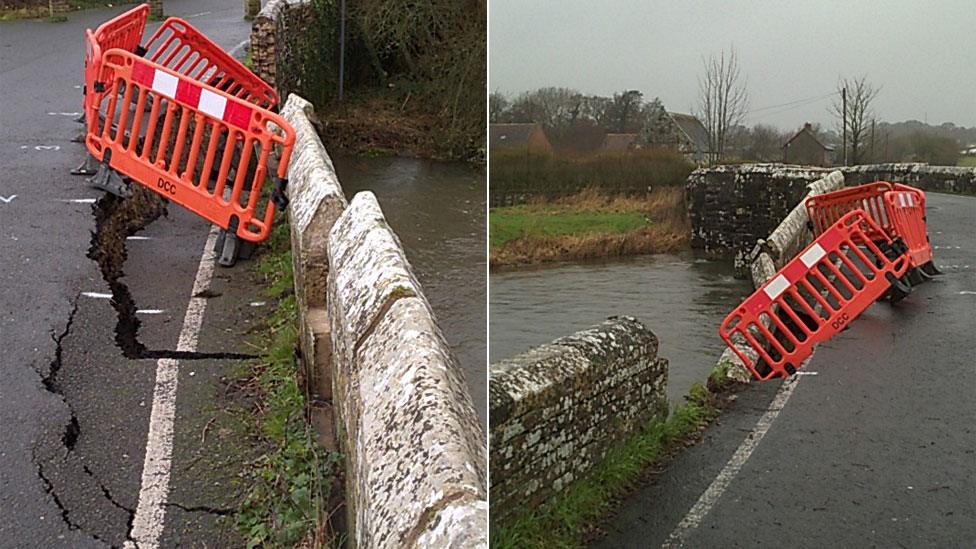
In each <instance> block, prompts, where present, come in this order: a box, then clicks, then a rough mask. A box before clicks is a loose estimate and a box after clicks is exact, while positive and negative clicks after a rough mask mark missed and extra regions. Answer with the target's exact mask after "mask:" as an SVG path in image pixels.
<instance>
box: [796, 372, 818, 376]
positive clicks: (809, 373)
mask: <svg viewBox="0 0 976 549" xmlns="http://www.w3.org/2000/svg"><path fill="white" fill-rule="evenodd" d="M819 374H820V372H797V373H796V375H798V376H815V375H819Z"/></svg>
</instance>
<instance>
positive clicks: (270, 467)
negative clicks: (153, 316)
mask: <svg viewBox="0 0 976 549" xmlns="http://www.w3.org/2000/svg"><path fill="white" fill-rule="evenodd" d="M288 235H289V229H288V224H287V223H279V224H278V225H277V226H276V227H275V229H274V231H273V233H272V236H271V238H270V239H269V240H268V245H267V253H265V254H264V255H262V256H261V258H260V260H259V262H258V265H257V271H258V273H259V274H260V275H262V276H263V277H264V278H265V280H266V282H267V290H266V292H267V297H268V298H269V299H272V300H274V302H275V307H274V309H273V312H272V314H271V316H270V317H269V319H268V326H267V333H266V335H265V336H264V338H263V340H262V341H261V342H260V343H259V346H260V347H261V349H262V353H261V354H262V358H261V360H260V362H259V363H258V364H257V365H253V366H252V370H251V371H249V372H248V373H247V375H248V376H249V377H250V379H249V380H248V381H249V382H250V383H252V384H254V385H255V386H256V389H257V391H258V393H259V394H260V396H259V398H258V404H257V406H256V408H257V409H256V413H255V414H254V423H255V425H254V426H253V427H254V429H253V431H254V434H255V436H256V437H257V439H258V440H259V443H260V444H262V445H263V446H264V447H265V453H264V454H263V455H262V456H261V457H260V458H259V459H257V460H256V461H255V462H254V463H252V464H251V465H250V467H249V469H248V471H247V472H246V473H247V474H248V475H249V476H250V480H251V485H252V488H251V492H250V493H249V494H248V496H247V498H246V499H245V501H244V503H243V506H242V509H241V512H240V513H239V514H238V517H237V523H238V529H239V530H240V532H241V535H242V536H243V537H244V539H245V541H246V543H247V546H248V547H257V546H268V547H295V546H301V547H315V548H318V547H332V546H335V545H336V541H335V539H334V534H333V533H332V532H330V531H329V528H328V519H329V512H330V510H329V509H327V508H326V501H328V497H329V487H330V486H331V484H332V482H331V479H332V477H333V476H334V475H335V474H336V472H337V470H338V468H339V464H340V459H339V455H338V454H330V453H328V452H326V451H325V450H324V449H322V448H321V447H320V446H319V444H318V442H317V441H316V438H315V435H314V433H313V431H312V429H311V427H310V426H309V424H308V422H307V420H306V413H305V411H306V402H305V391H304V388H303V380H302V379H301V372H300V368H299V364H298V359H297V357H296V349H297V348H298V325H297V319H298V310H297V306H296V301H295V295H294V292H293V290H292V288H293V287H294V286H293V273H292V262H291V252H290V250H289V242H288V238H289V236H288Z"/></svg>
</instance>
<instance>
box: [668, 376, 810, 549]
mask: <svg viewBox="0 0 976 549" xmlns="http://www.w3.org/2000/svg"><path fill="white" fill-rule="evenodd" d="M800 379H801V378H800V377H799V376H791V377H788V378H786V380H785V381H783V385H781V386H780V388H779V391H777V392H776V397H775V398H773V401H772V402H771V403H769V408H768V409H767V410H766V413H764V414H763V415H762V417H761V418H759V421H757V422H756V426H755V427H753V428H752V431H751V432H750V433H749V434H748V435H747V436H746V438H745V440H743V441H742V444H740V445H739V448H738V449H736V451H735V453H734V454H732V458H731V459H729V462H728V463H726V464H725V467H723V468H722V470H721V471H720V472H719V474H718V476H716V477H715V480H713V481H712V484H711V485H709V487H708V489H706V490H705V492H704V493H703V494H702V495H701V497H699V498H698V501H697V502H695V505H694V506H692V508H691V510H690V511H688V514H687V515H685V518H683V519H681V522H679V523H678V526H677V527H675V529H674V531H673V532H671V535H669V536H668V539H667V540H665V541H664V543H663V544H662V545H661V547H662V548H675V547H683V546H684V542H685V540H686V539H687V538H688V536H689V535H690V534H691V532H692V531H693V530H694V529H696V528H698V526H700V525H701V523H702V520H704V519H705V516H706V515H708V512H709V511H711V510H712V507H714V506H715V504H716V503H718V500H719V499H720V498H721V497H722V494H724V493H725V490H726V489H727V488H728V487H729V484H731V483H732V480H733V479H735V476H736V475H738V474H739V471H740V470H741V469H742V466H743V465H745V463H746V461H748V460H749V456H751V455H752V451H753V450H755V449H756V447H757V446H759V443H760V442H761V441H762V439H763V437H764V436H766V432H767V431H769V428H770V426H772V424H773V421H774V420H775V419H776V416H778V415H779V413H780V412H781V411H782V410H783V408H784V407H785V406H786V402H787V401H788V400H789V399H790V395H792V394H793V390H794V389H796V385H797V384H798V383H799V382H800Z"/></svg>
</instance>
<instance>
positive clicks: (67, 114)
mask: <svg viewBox="0 0 976 549" xmlns="http://www.w3.org/2000/svg"><path fill="white" fill-rule="evenodd" d="M47 114H48V116H78V115H79V114H81V113H80V112H49V113H47Z"/></svg>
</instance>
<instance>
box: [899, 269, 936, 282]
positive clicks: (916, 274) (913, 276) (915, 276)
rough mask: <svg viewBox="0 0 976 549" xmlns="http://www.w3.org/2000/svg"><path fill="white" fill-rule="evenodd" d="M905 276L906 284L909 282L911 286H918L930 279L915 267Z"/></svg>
mask: <svg viewBox="0 0 976 549" xmlns="http://www.w3.org/2000/svg"><path fill="white" fill-rule="evenodd" d="M905 276H906V277H907V278H908V282H910V283H911V285H912V286H918V285H919V284H921V283H923V282H925V281H927V280H930V277H928V276H926V275H925V274H923V273H922V269H919V268H916V267H912V268H910V269H908V272H906V273H905Z"/></svg>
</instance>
